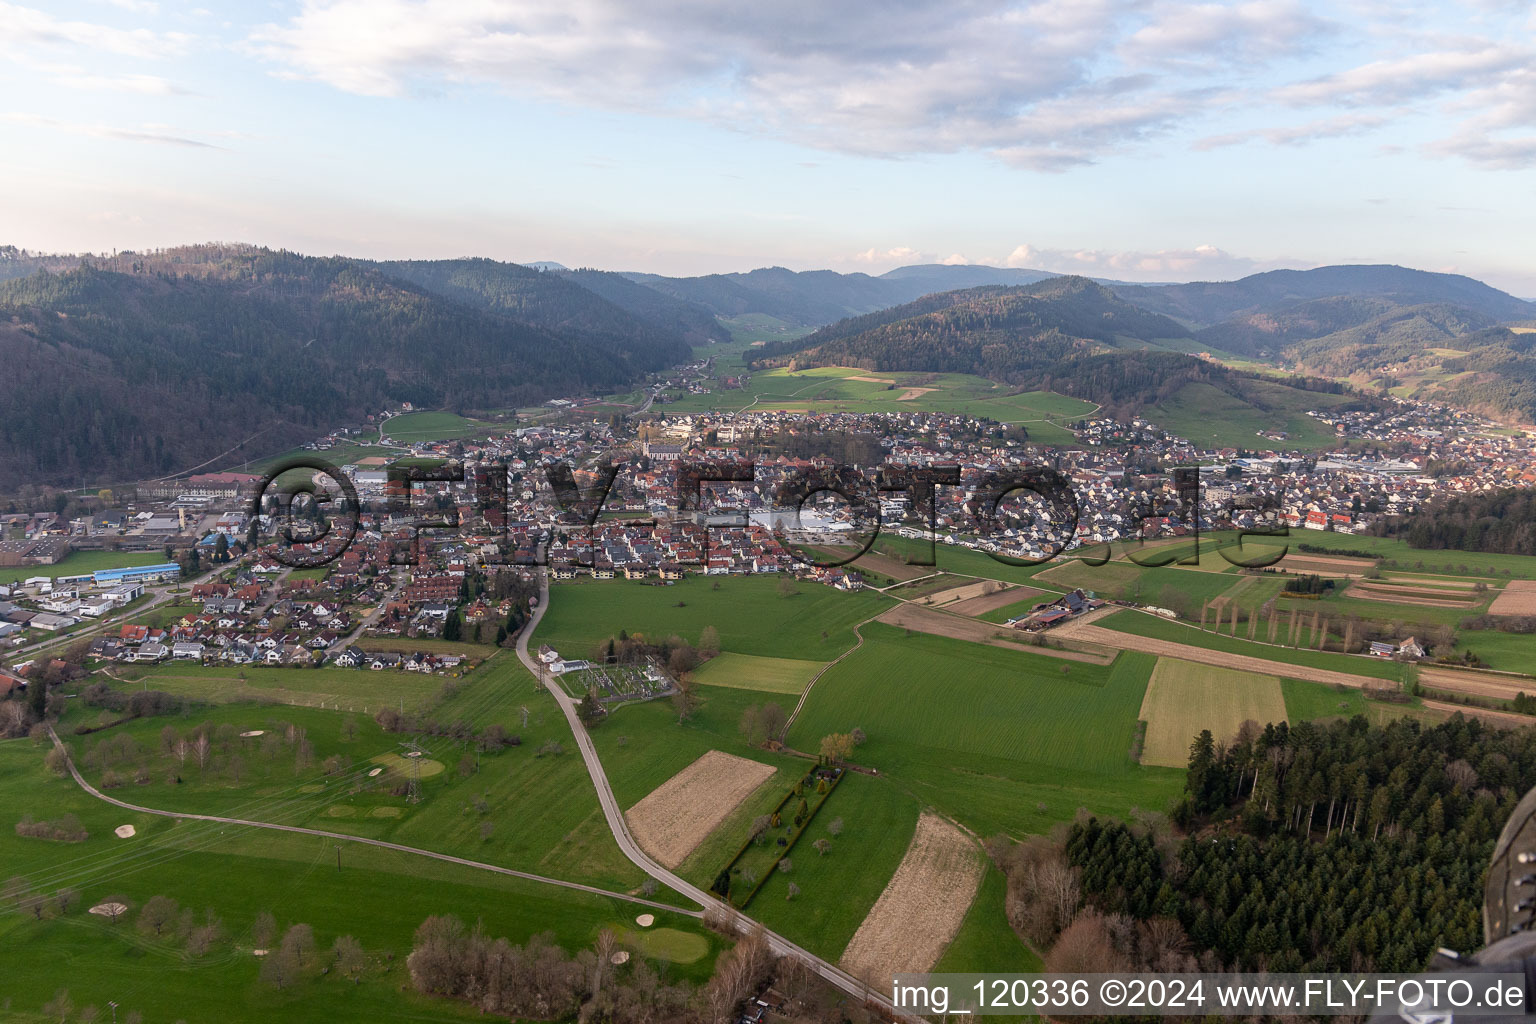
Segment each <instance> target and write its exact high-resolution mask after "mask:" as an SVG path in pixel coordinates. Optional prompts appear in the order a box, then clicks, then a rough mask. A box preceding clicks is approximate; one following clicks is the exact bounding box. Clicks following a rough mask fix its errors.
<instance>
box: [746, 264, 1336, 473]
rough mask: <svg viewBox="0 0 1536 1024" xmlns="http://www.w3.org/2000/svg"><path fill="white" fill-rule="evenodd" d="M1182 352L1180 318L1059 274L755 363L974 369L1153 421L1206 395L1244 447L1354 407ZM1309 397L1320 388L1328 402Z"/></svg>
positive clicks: (889, 313) (946, 297)
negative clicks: (1315, 412) (1271, 430)
mask: <svg viewBox="0 0 1536 1024" xmlns="http://www.w3.org/2000/svg"><path fill="white" fill-rule="evenodd" d="M1180 344H1184V345H1188V344H1189V341H1188V339H1187V337H1185V331H1184V328H1183V327H1182V326H1181V325H1180V324H1178V323H1177V322H1176V321H1174V320H1172V319H1170V318H1168V317H1165V316H1161V315H1159V314H1155V313H1149V312H1147V311H1146V310H1142V309H1138V308H1137V307H1135V306H1132V305H1131V304H1129V303H1127V302H1125V301H1123V300H1121V299H1120V298H1119V297H1117V296H1116V295H1115V293H1114V292H1112V291H1111V290H1110V289H1108V288H1105V287H1104V286H1102V285H1099V284H1096V283H1095V282H1093V281H1090V280H1088V279H1086V278H1081V277H1057V278H1051V279H1048V280H1045V281H1040V282H1037V283H1035V284H1032V285H1025V286H1022V287H1014V288H1009V287H1003V286H987V287H982V288H970V289H965V290H962V291H955V292H946V293H943V294H939V295H929V296H925V297H924V298H921V299H918V300H917V301H915V302H912V303H908V304H905V305H902V306H897V307H894V308H892V309H887V310H883V311H881V312H878V313H872V314H866V315H865V316H862V317H853V318H850V319H847V320H844V321H842V322H840V323H836V324H832V325H831V326H828V327H824V328H822V329H821V330H819V331H816V332H814V333H813V334H810V335H807V336H806V337H804V338H800V339H796V340H794V341H785V342H775V343H770V344H768V345H764V346H762V347H761V348H759V349H758V350H757V351H756V352H755V353H754V363H753V365H754V366H756V367H766V366H780V365H791V366H795V367H805V366H815V365H838V366H855V367H860V368H863V369H868V370H880V371H924V372H952V373H972V374H978V375H981V376H985V377H989V378H991V379H993V380H998V381H1004V382H1007V383H1010V384H1013V385H1016V386H1023V387H1030V388H1040V389H1044V390H1053V391H1058V392H1061V393H1063V394H1068V395H1073V396H1075V397H1078V398H1083V399H1086V400H1088V401H1091V402H1095V403H1098V404H1099V405H1101V406H1103V407H1104V409H1105V411H1106V413H1107V414H1109V415H1112V416H1115V417H1116V418H1119V419H1122V420H1127V419H1130V418H1131V417H1133V416H1136V415H1138V414H1141V413H1142V412H1143V411H1145V410H1149V409H1150V410H1153V412H1152V413H1149V415H1153V417H1154V418H1156V415H1155V413H1156V411H1157V409H1158V406H1159V403H1164V402H1168V403H1173V404H1172V405H1171V406H1170V408H1171V409H1172V408H1179V409H1182V408H1183V405H1185V404H1188V402H1189V401H1191V400H1198V401H1200V402H1206V404H1211V402H1210V401H1209V399H1212V398H1213V399H1215V400H1219V402H1220V404H1221V410H1222V411H1221V413H1220V415H1221V416H1225V417H1227V418H1228V420H1229V421H1230V422H1231V423H1232V424H1235V426H1232V427H1231V429H1229V430H1227V431H1225V434H1226V435H1227V436H1230V437H1232V438H1235V439H1236V440H1235V441H1234V442H1233V443H1239V442H1241V443H1246V444H1248V445H1256V444H1257V442H1255V441H1254V440H1252V438H1253V436H1254V432H1255V431H1254V429H1253V426H1252V424H1263V423H1265V421H1266V413H1267V412H1273V413H1274V415H1273V416H1272V417H1270V422H1272V423H1273V422H1291V421H1292V420H1293V419H1294V417H1295V415H1296V414H1297V410H1298V409H1302V410H1304V409H1305V408H1307V407H1308V406H1309V405H1310V406H1311V407H1317V406H1320V405H1324V404H1326V405H1332V406H1337V405H1339V404H1340V403H1341V402H1345V401H1355V400H1357V398H1356V397H1355V396H1347V397H1341V396H1345V391H1346V389H1344V388H1343V387H1341V386H1339V385H1336V384H1332V383H1329V382H1324V381H1303V380H1293V381H1276V380H1266V381H1260V380H1257V379H1255V378H1252V377H1249V376H1246V375H1243V374H1239V373H1235V372H1233V371H1231V370H1228V369H1226V368H1225V367H1222V366H1220V365H1217V364H1215V363H1213V362H1210V361H1209V360H1204V359H1198V358H1196V357H1194V356H1190V355H1187V354H1184V353H1183V352H1181V351H1176V350H1175V349H1176V347H1177V346H1179V345H1180ZM1307 391H1316V392H1326V393H1327V401H1326V402H1325V401H1322V400H1316V401H1314V400H1313V399H1309V398H1308V397H1306V394H1305V393H1306V392H1307ZM1202 396H1204V397H1202ZM1359 400H1360V401H1365V400H1363V399H1359ZM1216 415H1217V414H1216V413H1214V412H1213V417H1214V416H1216ZM1217 433H1218V434H1221V433H1223V432H1222V431H1217Z"/></svg>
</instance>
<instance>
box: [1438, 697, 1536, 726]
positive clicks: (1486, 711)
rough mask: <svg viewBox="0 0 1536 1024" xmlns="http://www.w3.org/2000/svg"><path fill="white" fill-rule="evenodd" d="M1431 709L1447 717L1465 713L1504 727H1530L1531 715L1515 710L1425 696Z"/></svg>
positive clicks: (1469, 716)
mask: <svg viewBox="0 0 1536 1024" xmlns="http://www.w3.org/2000/svg"><path fill="white" fill-rule="evenodd" d="M1420 703H1421V704H1423V706H1424V707H1425V708H1427V709H1429V710H1430V711H1439V712H1443V713H1444V714H1445V715H1446V716H1447V717H1449V716H1451V715H1465V716H1466V717H1468V718H1476V719H1480V720H1481V721H1484V722H1487V723H1489V724H1490V725H1496V726H1499V727H1500V728H1504V729H1529V728H1530V727H1531V716H1530V715H1522V714H1519V713H1517V712H1514V711H1495V710H1493V709H1492V708H1480V707H1477V706H1476V705H1468V704H1453V703H1451V702H1449V701H1443V700H1434V699H1432V698H1425V699H1423V700H1422V701H1421V702H1420Z"/></svg>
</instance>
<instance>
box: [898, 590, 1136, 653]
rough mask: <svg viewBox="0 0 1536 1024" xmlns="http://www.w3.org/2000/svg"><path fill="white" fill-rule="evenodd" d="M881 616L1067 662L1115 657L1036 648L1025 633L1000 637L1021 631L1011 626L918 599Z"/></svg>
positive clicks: (955, 637)
mask: <svg viewBox="0 0 1536 1024" xmlns="http://www.w3.org/2000/svg"><path fill="white" fill-rule="evenodd" d="M877 618H878V619H879V621H881V622H883V623H885V624H886V625H889V626H898V627H900V628H902V629H913V630H916V631H917V632H919V633H929V634H932V635H933V636H942V637H948V638H949V639H951V640H966V641H969V642H970V643H975V644H985V645H986V646H988V647H999V648H1001V649H1003V650H1005V651H1028V652H1029V653H1030V654H1043V655H1046V656H1047V657H1051V658H1065V659H1066V660H1067V661H1083V662H1088V663H1090V664H1094V665H1108V664H1109V663H1110V662H1112V661H1114V660H1115V659H1114V656H1113V655H1103V654H1094V653H1092V652H1088V651H1068V650H1060V649H1057V648H1054V647H1032V646H1030V645H1029V644H1028V643H1027V642H1026V641H1025V639H1024V638H1025V634H1023V633H1018V637H1019V639H1018V641H1017V642H1014V641H1012V640H1009V639H999V636H1001V637H1004V638H1006V637H1007V636H1008V634H1009V633H1014V632H1017V631H1015V630H1014V629H1013V628H1012V627H1010V626H1000V625H997V624H995V623H991V622H984V621H982V620H980V619H972V618H967V617H965V616H962V615H957V614H955V613H953V612H949V611H946V610H944V609H940V608H926V607H923V606H922V605H919V604H917V603H916V602H908V603H906V604H899V605H897V606H896V607H895V608H891V609H888V610H887V611H885V612H882V613H881V614H880V615H879V616H878V617H877ZM1058 632H1059V630H1058Z"/></svg>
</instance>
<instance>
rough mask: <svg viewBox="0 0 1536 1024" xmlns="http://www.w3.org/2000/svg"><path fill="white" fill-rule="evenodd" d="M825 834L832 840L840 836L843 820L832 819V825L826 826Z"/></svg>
mask: <svg viewBox="0 0 1536 1024" xmlns="http://www.w3.org/2000/svg"><path fill="white" fill-rule="evenodd" d="M827 834H828V835H830V836H831V837H832V838H833V839H836V838H837V837H838V836H840V835H842V834H843V819H842V818H833V819H832V823H831V824H830V825H828V826H827Z"/></svg>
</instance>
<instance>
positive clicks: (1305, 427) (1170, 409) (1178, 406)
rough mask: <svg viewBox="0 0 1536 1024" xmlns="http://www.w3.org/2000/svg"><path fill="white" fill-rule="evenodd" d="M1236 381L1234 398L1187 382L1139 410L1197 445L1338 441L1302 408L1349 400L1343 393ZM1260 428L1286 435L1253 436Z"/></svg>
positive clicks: (1285, 446) (1306, 445) (1301, 445)
mask: <svg viewBox="0 0 1536 1024" xmlns="http://www.w3.org/2000/svg"><path fill="white" fill-rule="evenodd" d="M1241 387H1242V389H1243V393H1244V397H1242V398H1239V397H1236V396H1234V395H1229V394H1227V393H1226V392H1224V391H1222V390H1220V389H1218V388H1216V387H1215V386H1213V385H1210V384H1206V383H1203V382H1200V381H1196V382H1192V383H1189V384H1186V385H1184V386H1183V387H1182V388H1180V389H1179V390H1178V391H1177V392H1175V393H1174V395H1173V397H1171V398H1168V399H1166V400H1164V401H1162V402H1159V403H1157V404H1156V405H1154V406H1152V407H1150V408H1149V409H1147V410H1146V411H1145V412H1144V413H1143V415H1144V416H1146V418H1147V419H1149V420H1151V421H1152V422H1154V423H1156V424H1157V425H1158V426H1159V427H1162V428H1163V429H1164V430H1169V431H1172V432H1173V433H1175V434H1177V435H1179V436H1180V437H1183V438H1187V439H1188V440H1190V441H1193V442H1194V443H1195V444H1199V445H1208V446H1219V445H1228V446H1233V447H1244V448H1269V447H1275V448H1278V449H1282V450H1289V449H1293V448H1297V449H1316V448H1326V447H1329V446H1331V445H1333V444H1336V443H1337V439H1336V437H1335V435H1334V432H1333V430H1332V429H1331V428H1329V427H1328V426H1327V425H1326V424H1323V423H1320V422H1318V421H1317V420H1316V419H1315V418H1313V417H1311V416H1308V415H1307V410H1309V409H1326V408H1329V407H1331V406H1335V405H1341V404H1343V403H1345V402H1347V401H1348V400H1349V399H1348V397H1347V396H1344V395H1329V394H1322V393H1317V392H1310V391H1299V390H1297V389H1295V388H1291V387H1287V386H1285V385H1284V384H1280V383H1277V382H1271V381H1258V380H1244V381H1242V382H1241ZM1260 430H1284V431H1286V432H1287V433H1288V434H1289V435H1290V436H1289V438H1288V439H1287V440H1284V441H1266V440H1265V439H1264V438H1261V437H1258V436H1257V434H1258V432H1259V431H1260Z"/></svg>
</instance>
